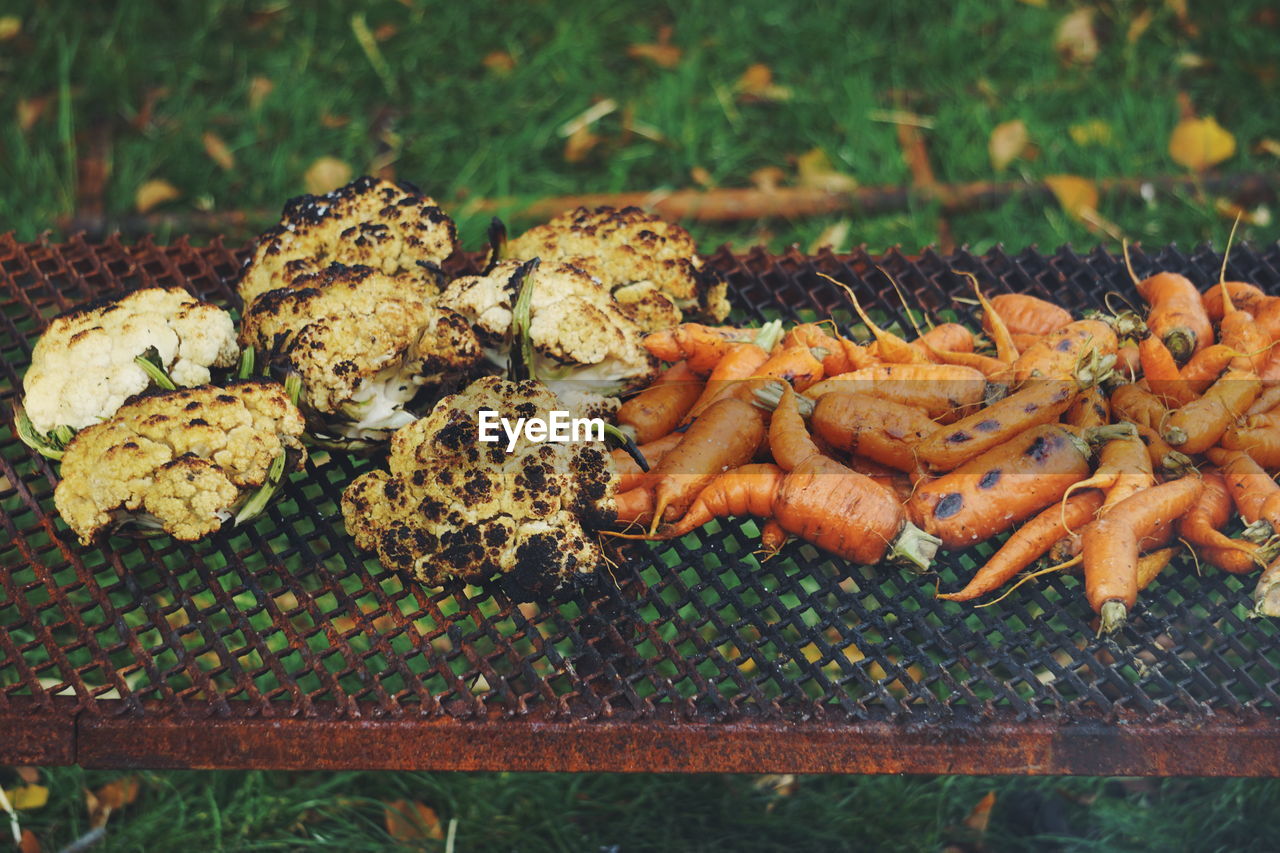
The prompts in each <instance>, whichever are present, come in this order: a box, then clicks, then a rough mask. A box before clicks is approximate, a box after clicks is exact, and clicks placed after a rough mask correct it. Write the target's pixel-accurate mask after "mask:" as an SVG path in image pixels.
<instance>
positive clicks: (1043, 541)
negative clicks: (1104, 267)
mask: <svg viewBox="0 0 1280 853" xmlns="http://www.w3.org/2000/svg"><path fill="white" fill-rule="evenodd" d="M1131 273H1132V271H1131ZM971 278H972V277H971ZM1135 283H1136V284H1137V289H1138V292H1139V294H1140V295H1141V297H1142V299H1143V300H1144V301H1145V303H1146V305H1145V310H1144V311H1141V312H1139V311H1126V312H1122V313H1119V314H1111V315H1096V316H1091V317H1086V318H1075V317H1073V316H1072V315H1071V313H1070V312H1068V311H1066V310H1065V309H1063V308H1062V307H1061V306H1058V305H1054V304H1051V303H1049V302H1046V301H1044V300H1041V299H1038V298H1036V297H1033V296H1029V295H1023V294H1003V295H999V296H995V297H993V298H990V299H987V298H986V297H985V296H984V295H983V294H982V292H981V290H980V289H979V287H978V284H977V281H976V280H974V281H973V285H974V292H975V294H976V297H977V301H978V303H979V304H980V306H981V309H982V334H978V333H975V332H974V331H971V330H970V329H968V328H966V327H965V326H962V325H959V324H956V323H945V324H942V325H937V326H933V327H931V328H929V329H928V330H927V331H923V332H922V331H921V330H919V329H917V330H916V335H915V337H914V339H911V340H908V339H906V338H904V337H901V336H899V335H898V334H895V333H894V332H892V331H890V330H887V329H883V328H880V327H879V326H877V325H876V324H875V323H874V322H873V321H872V319H871V318H870V317H869V316H868V315H867V314H866V312H865V311H863V309H862V307H861V305H859V304H858V301H857V299H856V298H855V297H854V295H853V293H852V292H849V291H848V289H847V288H846V292H848V295H849V299H850V301H851V302H852V304H853V307H854V309H855V310H856V311H857V313H858V315H859V316H860V317H861V318H862V321H863V323H864V324H865V325H866V327H867V329H868V330H869V332H870V335H871V338H872V340H870V341H869V342H866V343H863V342H858V341H854V340H851V339H849V338H846V337H842V336H841V335H839V334H838V333H837V332H836V331H835V328H834V324H831V323H806V324H801V325H797V326H795V327H793V328H791V329H787V330H785V333H784V330H783V328H782V327H781V324H780V323H776V322H775V323H771V324H766V325H765V326H763V327H761V328H756V329H746V328H733V327H708V326H701V325H697V324H685V325H682V326H679V327H676V328H674V329H670V330H667V331H664V332H659V333H656V334H652V335H650V336H648V337H647V338H646V340H645V346H646V347H647V348H648V350H649V351H650V352H651V353H653V354H654V355H655V356H656V357H658V358H659V359H662V360H664V361H665V362H668V363H670V365H671V366H670V367H669V368H668V369H667V370H666V371H665V372H664V373H663V374H662V375H661V376H660V377H659V379H658V380H657V381H656V382H655V383H654V384H653V385H652V386H651V387H649V388H648V389H646V390H644V391H642V392H641V393H639V394H638V395H637V396H635V397H633V398H631V399H630V400H628V401H627V402H625V403H624V404H623V405H622V407H621V409H620V410H619V412H618V416H617V421H618V423H619V425H620V426H621V427H622V428H623V429H624V430H625V431H627V432H629V433H630V434H631V435H632V437H634V439H635V440H636V442H637V443H638V444H639V445H640V450H641V453H642V454H643V456H644V458H645V459H646V460H647V462H648V468H647V470H642V468H641V466H640V465H639V464H638V463H636V462H635V461H633V460H632V458H631V457H630V456H628V455H626V454H625V453H622V452H621V451H619V452H616V453H615V457H614V458H615V462H616V464H617V467H618V469H619V471H620V474H621V487H620V490H619V495H618V499H617V503H618V508H619V519H620V520H621V521H622V522H625V523H630V524H636V525H643V526H644V527H645V528H646V531H647V532H645V533H641V534H631V535H635V536H639V537H640V538H672V537H678V536H683V535H685V534H687V533H689V532H690V531H692V530H694V529H695V528H697V527H698V526H700V525H702V524H706V523H707V522H708V521H710V520H712V519H714V518H720V517H726V516H754V517H756V518H758V519H760V520H761V521H762V527H761V538H762V541H763V546H764V549H765V550H766V551H767V552H770V553H776V551H777V550H778V549H779V548H781V547H782V545H783V544H784V543H785V542H786V540H787V539H788V538H789V537H791V536H795V537H799V538H800V539H803V540H805V541H807V542H810V543H813V544H814V545H816V546H818V547H820V548H823V549H825V550H827V551H829V552H830V553H832V554H835V555H837V556H840V557H843V558H845V559H848V560H851V561H855V562H859V563H866V564H877V563H882V562H902V563H906V564H909V565H911V566H913V567H914V568H915V569H917V570H919V571H925V570H927V568H928V566H929V564H930V562H931V560H932V559H933V557H934V554H935V552H936V551H937V550H938V549H939V548H948V549H964V548H971V547H973V546H976V545H978V544H980V543H983V542H987V541H990V540H993V539H996V538H997V537H1002V536H1005V534H1008V535H1007V537H1005V538H1004V540H1003V542H1001V543H1000V544H999V546H998V548H997V550H996V551H995V553H994V554H993V555H992V556H991V557H990V558H989V559H988V560H987V562H986V564H985V565H983V566H981V567H980V568H979V569H978V570H977V571H976V572H975V573H974V575H973V576H972V577H971V578H969V579H968V582H967V583H966V585H965V586H964V588H963V589H960V590H957V591H953V592H948V593H945V594H940V595H939V597H940V598H944V599H948V600H952V601H972V600H975V599H979V598H982V597H984V596H988V595H990V594H991V593H993V592H995V591H996V590H998V589H1000V588H1001V587H1004V586H1005V585H1007V584H1008V583H1009V582H1010V581H1012V580H1014V578H1015V577H1017V576H1018V575H1019V573H1022V572H1023V571H1024V570H1027V569H1029V568H1031V567H1033V566H1034V565H1035V564H1037V562H1040V561H1043V562H1044V563H1046V564H1047V565H1048V568H1043V569H1041V570H1040V571H1038V572H1036V573H1034V574H1029V575H1027V576H1026V578H1024V581H1025V580H1026V579H1027V578H1030V577H1034V576H1035V575H1037V574H1044V573H1046V572H1049V571H1066V570H1070V569H1079V570H1082V571H1083V574H1084V580H1085V584H1084V587H1085V593H1086V597H1087V598H1088V601H1089V604H1090V605H1091V606H1092V608H1093V609H1094V611H1095V612H1096V613H1097V614H1098V617H1099V630H1100V631H1105V632H1110V631H1114V630H1115V629H1117V628H1118V627H1120V626H1122V625H1123V624H1125V622H1126V620H1127V618H1128V616H1129V614H1130V613H1132V612H1133V610H1134V608H1135V607H1136V606H1137V601H1138V596H1139V593H1140V592H1141V590H1142V589H1143V588H1144V587H1145V586H1146V585H1148V584H1149V583H1151V581H1152V580H1153V579H1154V578H1155V577H1156V575H1158V574H1159V572H1160V571H1161V570H1162V569H1164V568H1165V567H1166V566H1167V565H1168V564H1169V563H1170V561H1171V559H1172V557H1173V556H1174V554H1175V553H1176V552H1177V551H1178V550H1179V549H1180V548H1181V547H1184V546H1185V547H1186V548H1189V549H1190V550H1191V552H1192V553H1193V554H1194V555H1195V558H1196V560H1197V562H1199V563H1201V564H1209V565H1212V566H1216V567H1218V568H1219V569H1221V570H1223V571H1227V572H1232V573H1236V574H1244V573H1250V572H1254V571H1257V570H1262V571H1263V574H1262V576H1261V579H1260V580H1259V582H1258V585H1257V587H1256V590H1255V601H1256V612H1257V613H1258V614H1260V615H1267V616H1276V615H1280V485H1277V484H1276V483H1275V482H1274V480H1273V479H1272V476H1271V475H1272V474H1274V473H1275V472H1276V470H1277V469H1280V348H1278V347H1275V344H1276V343H1278V342H1280V297H1276V296H1268V295H1266V294H1265V293H1263V292H1262V290H1261V289H1259V288H1258V287H1256V286H1254V285H1252V284H1247V283H1243V282H1223V281H1221V280H1220V281H1219V283H1218V284H1216V285H1214V286H1213V287H1211V288H1209V289H1208V290H1207V291H1205V292H1204V293H1201V292H1200V291H1199V290H1198V289H1197V288H1196V286H1195V285H1194V284H1193V283H1192V282H1191V281H1189V280H1188V279H1186V278H1185V277H1183V276H1181V275H1177V274H1174V273H1158V274H1156V275H1153V276H1151V277H1149V278H1146V279H1143V280H1141V281H1138V280H1137V279H1136V277H1135ZM841 286H843V285H841ZM1237 515H1238V516H1239V517H1240V518H1241V519H1242V520H1243V522H1244V527H1243V532H1241V533H1240V534H1239V535H1237V536H1229V535H1227V534H1226V533H1225V532H1224V530H1226V529H1229V528H1230V525H1231V520H1232V519H1233V517H1235V516H1237ZM1006 594H1007V593H1006Z"/></svg>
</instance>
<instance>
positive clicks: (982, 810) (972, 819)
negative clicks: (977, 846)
mask: <svg viewBox="0 0 1280 853" xmlns="http://www.w3.org/2000/svg"><path fill="white" fill-rule="evenodd" d="M995 804H996V792H995V791H988V792H987V795H986V796H985V797H983V798H982V799H981V800H978V804H977V805H976V806H974V807H973V811H971V812H969V816H968V817H966V818H965V819H964V825H965V826H967V827H968V828H969V829H972V830H973V831H974V832H976V833H978V834H979V835H982V834H983V833H985V832H986V831H987V827H988V826H989V825H990V824H991V809H992V807H993V806H995Z"/></svg>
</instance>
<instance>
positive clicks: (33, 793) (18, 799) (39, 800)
mask: <svg viewBox="0 0 1280 853" xmlns="http://www.w3.org/2000/svg"><path fill="white" fill-rule="evenodd" d="M4 794H5V796H6V797H8V798H9V803H10V805H12V806H13V807H14V808H15V809H17V810H18V811H25V810H28V809H39V808H43V807H44V804H45V803H47V802H49V789H48V788H46V787H45V786H44V785H23V786H22V787H20V788H10V789H9V790H7V791H5V792H4Z"/></svg>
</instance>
